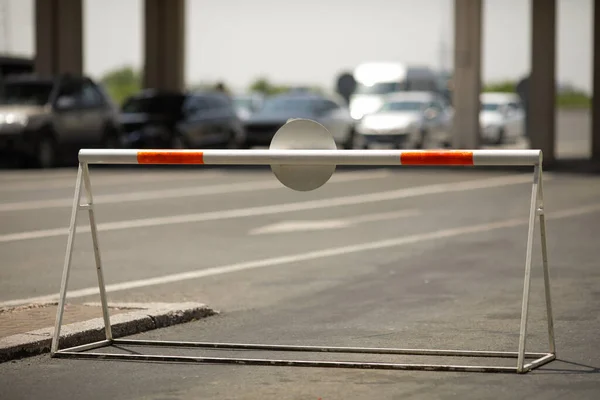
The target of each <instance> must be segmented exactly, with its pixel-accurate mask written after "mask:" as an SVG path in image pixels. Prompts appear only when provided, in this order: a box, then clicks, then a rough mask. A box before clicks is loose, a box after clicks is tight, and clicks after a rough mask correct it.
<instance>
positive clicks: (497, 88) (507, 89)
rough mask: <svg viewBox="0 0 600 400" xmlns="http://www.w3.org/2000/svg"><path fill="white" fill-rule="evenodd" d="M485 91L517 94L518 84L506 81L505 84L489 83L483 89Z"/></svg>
mask: <svg viewBox="0 0 600 400" xmlns="http://www.w3.org/2000/svg"><path fill="white" fill-rule="evenodd" d="M483 91H484V92H502V93H516V91H517V82H513V81H504V82H494V83H488V84H487V85H485V87H484V88H483Z"/></svg>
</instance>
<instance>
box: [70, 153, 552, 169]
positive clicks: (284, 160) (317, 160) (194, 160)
mask: <svg viewBox="0 0 600 400" xmlns="http://www.w3.org/2000/svg"><path fill="white" fill-rule="evenodd" d="M140 160H142V161H141V162H140ZM401 160H404V161H401ZM79 161H80V162H85V163H89V164H207V165H271V164H285V165H332V164H335V165H432V166H433V165H437V166H440V165H461V166H465V165H481V166H506V165H513V166H515V165H521V166H533V165H538V164H539V163H540V161H541V152H540V151H539V150H300V149H298V150H275V149H273V150H254V149H253V150H229V149H224V150H213V149H208V150H137V149H82V150H80V151H79Z"/></svg>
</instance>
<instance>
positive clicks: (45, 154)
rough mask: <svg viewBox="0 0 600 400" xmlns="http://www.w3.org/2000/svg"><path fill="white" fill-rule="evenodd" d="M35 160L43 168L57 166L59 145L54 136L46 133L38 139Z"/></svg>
mask: <svg viewBox="0 0 600 400" xmlns="http://www.w3.org/2000/svg"><path fill="white" fill-rule="evenodd" d="M35 162H36V164H37V166H38V167H40V168H43V169H46V168H52V167H54V166H56V162H57V146H56V141H55V140H54V138H52V136H50V135H44V136H42V137H41V138H40V139H39V140H38V142H37V144H36V149H35Z"/></svg>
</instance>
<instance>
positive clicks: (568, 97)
mask: <svg viewBox="0 0 600 400" xmlns="http://www.w3.org/2000/svg"><path fill="white" fill-rule="evenodd" d="M591 102H592V99H591V98H590V97H589V96H588V95H587V94H585V93H581V92H577V91H567V92H563V93H560V94H559V95H557V96H556V104H557V105H558V106H559V107H562V108H589V107H590V106H591Z"/></svg>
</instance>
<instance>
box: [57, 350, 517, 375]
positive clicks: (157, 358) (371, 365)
mask: <svg viewBox="0 0 600 400" xmlns="http://www.w3.org/2000/svg"><path fill="white" fill-rule="evenodd" d="M56 356H59V357H73V358H87V359H90V358H94V359H103V360H141V361H149V362H187V363H204V364H243V365H264V366H284V367H321V368H323V367H328V368H354V369H387V370H421V371H460V372H503V373H514V372H515V368H514V367H496V366H474V365H442V364H401V363H398V364H396V363H377V362H349V361H307V360H276V359H261V358H225V357H191V356H167V355H145V354H119V353H79V352H66V351H61V352H60V353H57V354H56Z"/></svg>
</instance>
